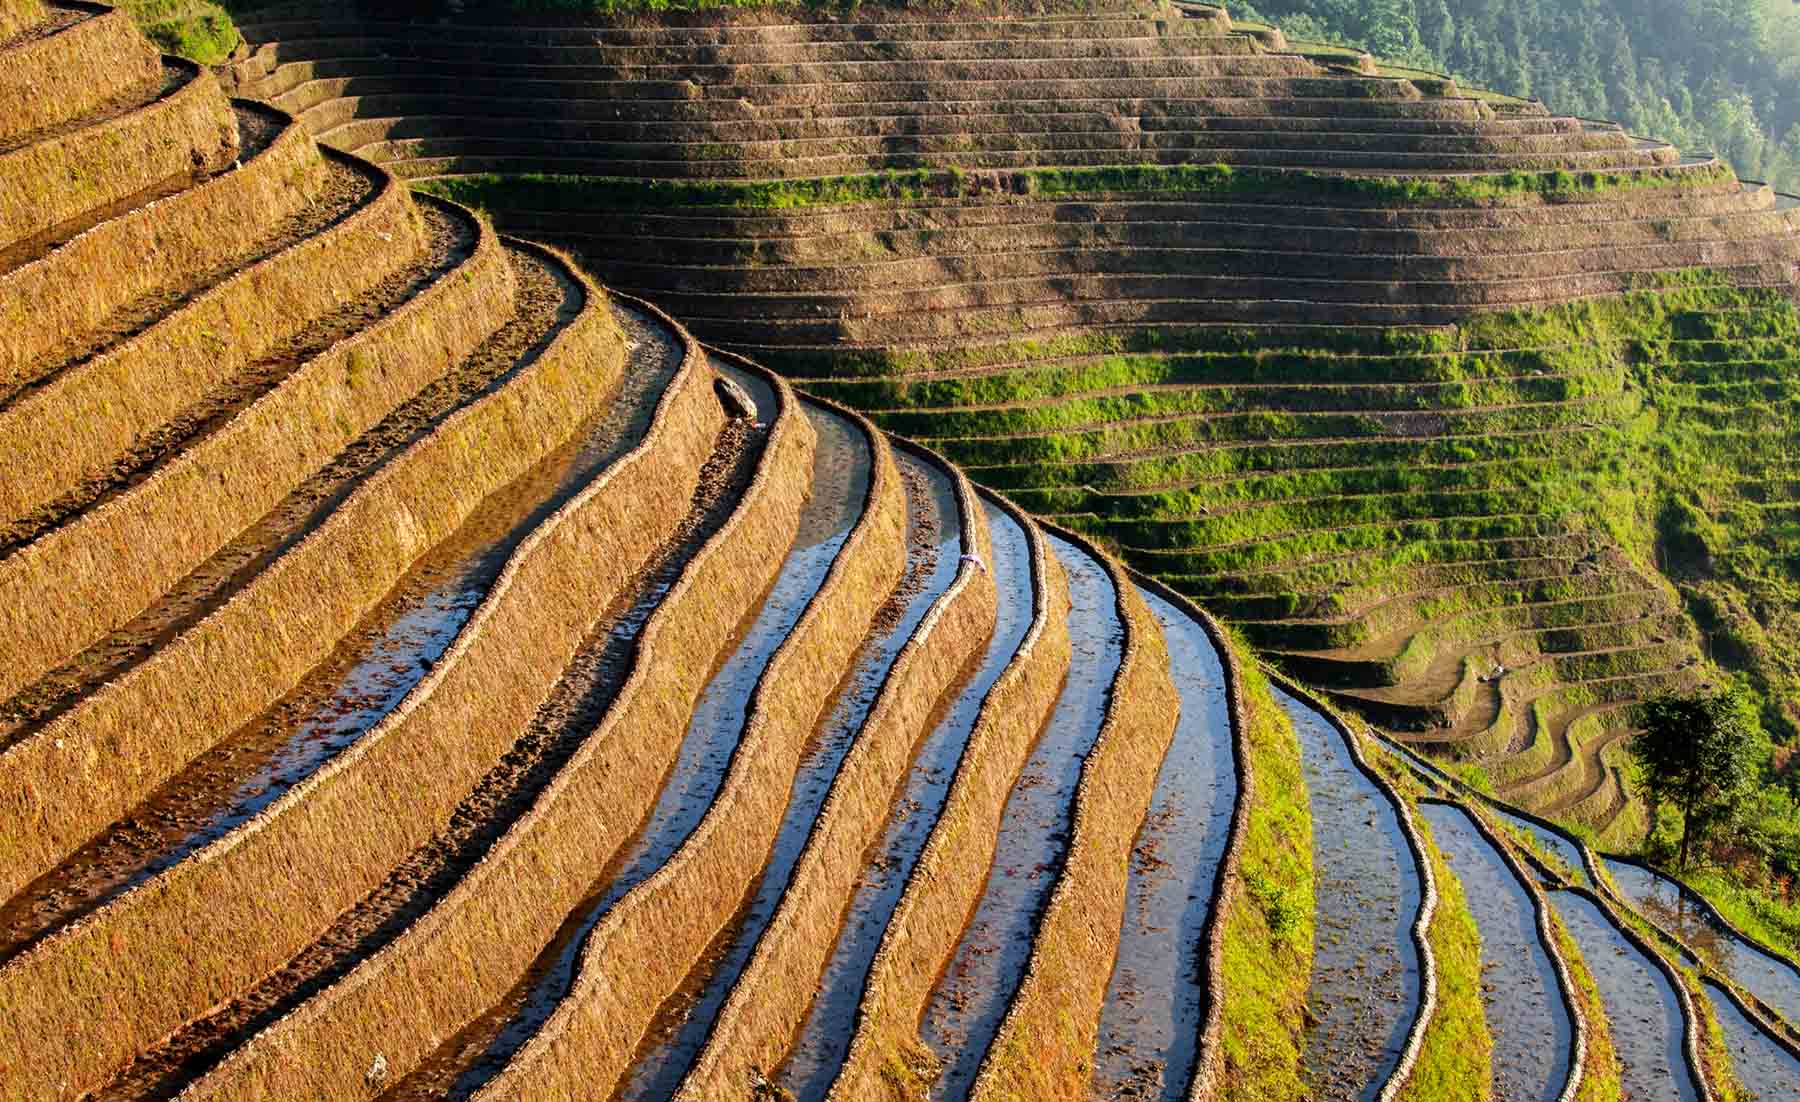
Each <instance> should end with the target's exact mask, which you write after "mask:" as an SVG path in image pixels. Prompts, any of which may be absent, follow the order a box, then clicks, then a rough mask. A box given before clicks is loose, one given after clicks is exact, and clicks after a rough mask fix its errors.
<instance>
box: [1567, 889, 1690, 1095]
mask: <svg viewBox="0 0 1800 1102" xmlns="http://www.w3.org/2000/svg"><path fill="white" fill-rule="evenodd" d="M1550 902H1551V903H1552V904H1553V905H1554V906H1555V907H1556V911H1557V913H1558V914H1560V915H1561V916H1562V920H1563V924H1564V925H1566V926H1567V927H1568V929H1569V934H1570V935H1571V936H1572V937H1574V939H1575V943H1576V944H1577V945H1578V946H1580V947H1581V957H1582V960H1583V961H1585V962H1586V964H1587V966H1588V971H1589V972H1592V973H1593V976H1594V982H1595V984H1596V985H1598V986H1599V988H1600V1001H1601V1004H1602V1005H1603V1006H1604V1007H1605V1008H1606V1020H1607V1023H1608V1024H1609V1026H1610V1027H1611V1029H1612V1039H1613V1048H1614V1050H1615V1051H1616V1052H1617V1053H1618V1057H1619V1064H1620V1067H1621V1074H1620V1082H1621V1083H1622V1085H1623V1086H1624V1088H1625V1091H1626V1092H1627V1093H1626V1097H1628V1098H1630V1099H1631V1102H1695V1100H1696V1099H1697V1098H1698V1095H1697V1093H1696V1092H1695V1090H1694V1082H1693V1077H1692V1075H1691V1074H1690V1072H1689V1071H1688V1065H1687V1059H1686V1057H1685V1055H1684V1052H1683V1043H1684V1038H1685V1036H1686V1026H1685V1024H1684V1023H1683V1021H1682V1017H1681V1003H1680V1002H1679V1001H1677V999H1676V996H1675V989H1674V988H1673V987H1671V986H1669V980H1668V977H1667V976H1664V975H1663V973H1662V970H1661V969H1660V968H1658V967H1656V965H1654V964H1652V963H1651V962H1650V960H1649V958H1647V957H1645V956H1644V954H1643V953H1641V952H1639V951H1638V949H1637V947H1636V946H1634V945H1632V944H1631V942H1629V941H1627V940H1626V938H1625V935H1623V934H1621V933H1620V932H1619V931H1618V929H1617V927H1615V926H1613V924H1612V923H1611V922H1610V921H1608V919H1607V918H1606V916H1605V915H1604V914H1603V913H1601V911H1600V908H1599V907H1597V906H1595V905H1594V903H1593V902H1592V901H1591V900H1589V899H1587V898H1586V897H1584V896H1580V895H1576V894H1575V893H1573V892H1568V891H1558V892H1551V893H1550Z"/></svg>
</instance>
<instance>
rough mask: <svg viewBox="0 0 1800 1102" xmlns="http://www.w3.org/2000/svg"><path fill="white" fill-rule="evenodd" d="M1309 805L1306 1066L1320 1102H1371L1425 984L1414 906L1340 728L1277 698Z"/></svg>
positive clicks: (1373, 793)
mask: <svg viewBox="0 0 1800 1102" xmlns="http://www.w3.org/2000/svg"><path fill="white" fill-rule="evenodd" d="M1276 697H1277V699H1279V700H1280V701H1281V704H1282V706H1283V707H1284V708H1286V709H1287V713H1288V715H1289V716H1290V717H1291V718H1292V719H1293V722H1294V731H1295V733H1296V734H1297V735H1298V736H1299V738H1300V752H1301V753H1300V756H1301V764H1302V766H1303V768H1304V771H1305V774H1306V786H1307V790H1308V794H1309V796H1310V799H1311V802H1312V816H1313V868H1314V870H1315V881H1314V888H1315V890H1316V892H1317V897H1318V904H1317V905H1318V911H1317V913H1316V915H1315V918H1314V922H1315V925H1314V928H1313V975H1312V992H1311V994H1310V995H1309V996H1308V999H1307V1002H1308V1007H1307V1009H1308V1011H1309V1013H1310V1014H1311V1016H1312V1018H1313V1020H1314V1023H1315V1024H1314V1025H1313V1027H1312V1029H1311V1031H1310V1032H1309V1034H1308V1037H1307V1048H1306V1057H1305V1066H1306V1069H1307V1074H1308V1075H1309V1076H1310V1078H1311V1079H1312V1082H1313V1086H1314V1089H1315V1090H1316V1091H1317V1092H1318V1097H1319V1099H1320V1100H1321V1102H1324V1100H1332V1102H1339V1100H1342V1102H1352V1100H1355V1102H1370V1100H1371V1099H1373V1098H1374V1097H1375V1096H1376V1095H1378V1094H1379V1093H1380V1092H1381V1088H1382V1086H1383V1085H1384V1084H1385V1083H1386V1082H1387V1078H1388V1076H1389V1075H1390V1074H1391V1073H1392V1072H1393V1070H1394V1066H1395V1065H1396V1064H1397V1063H1398V1061H1399V1059H1400V1053H1401V1051H1402V1050H1403V1049H1404V1048H1405V1047H1406V1035H1407V1033H1408V1031H1409V1030H1410V1029H1411V1028H1412V1023H1413V1020H1414V1018H1415V1017H1417V1015H1418V1011H1419V998H1420V995H1421V992H1422V981H1421V977H1420V973H1419V955H1418V949H1417V948H1416V947H1415V946H1414V945H1413V941H1412V934H1411V930H1412V925H1413V922H1414V921H1415V920H1416V919H1417V918H1418V914H1419V907H1420V905H1421V903H1422V902H1423V895H1422V891H1421V886H1420V880H1419V868H1418V863H1417V862H1416V861H1415V860H1414V858H1413V854H1412V850H1411V849H1410V848H1409V847H1408V845H1407V842H1406V834H1405V832H1404V830H1403V829H1402V828H1401V825H1400V818H1399V813H1398V812H1397V811H1396V810H1395V807H1394V805H1393V803H1392V802H1391V801H1389V799H1388V798H1387V796H1386V795H1385V794H1383V793H1382V791H1381V790H1380V789H1379V788H1377V787H1376V786H1375V783H1374V782H1373V781H1371V780H1370V779H1369V777H1368V775H1367V774H1365V773H1363V771H1362V770H1361V769H1359V768H1357V766H1356V763H1355V761H1353V760H1352V758H1351V756H1350V748H1349V746H1348V745H1347V744H1346V743H1345V741H1344V738H1343V735H1342V734H1340V733H1339V731H1338V730H1337V728H1335V727H1333V726H1332V725H1331V723H1330V722H1329V721H1328V720H1326V719H1325V717H1324V716H1322V715H1320V714H1319V713H1318V712H1315V711H1313V710H1312V709H1311V708H1309V707H1307V706H1306V705H1305V704H1303V703H1301V702H1300V701H1298V700H1296V699H1295V698H1293V697H1291V696H1288V695H1287V694H1285V693H1282V692H1280V691H1277V692H1276Z"/></svg>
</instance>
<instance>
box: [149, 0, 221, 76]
mask: <svg viewBox="0 0 1800 1102" xmlns="http://www.w3.org/2000/svg"><path fill="white" fill-rule="evenodd" d="M120 6H121V7H123V8H124V9H125V10H126V11H128V12H130V13H131V17H132V18H133V19H135V20H136V21H137V24H138V26H139V27H141V28H142V29H143V31H144V33H145V34H146V35H148V36H149V38H150V39H151V41H153V42H155V43H156V44H157V45H158V46H160V47H162V49H163V50H164V51H165V52H167V53H171V54H179V55H181V56H182V57H185V58H191V59H192V60H194V61H198V62H200V63H201V64H202V65H217V64H219V63H220V62H223V61H224V60H225V59H227V58H229V57H230V56H231V53H232V51H233V50H236V49H237V48H238V45H239V43H241V42H242V41H243V38H242V36H240V35H239V34H238V29H237V25H236V24H235V23H233V22H232V19H231V13H230V11H229V10H228V9H229V8H230V7H231V6H232V5H231V4H229V3H225V4H220V3H214V2H212V0H121V3H120Z"/></svg>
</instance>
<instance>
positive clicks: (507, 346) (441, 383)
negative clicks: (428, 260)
mask: <svg viewBox="0 0 1800 1102" xmlns="http://www.w3.org/2000/svg"><path fill="white" fill-rule="evenodd" d="M507 259H508V260H509V262H510V263H511V264H512V266H513V270H514V272H515V273H517V275H518V277H519V291H518V303H519V309H518V311H517V312H516V313H515V314H514V316H513V318H512V319H511V320H510V321H509V322H507V324H506V325H504V326H502V327H501V328H500V329H499V330H497V331H496V332H495V333H494V334H493V335H492V336H491V337H489V338H488V340H486V341H485V342H483V343H482V345H481V346H480V347H478V348H477V349H476V350H475V352H474V353H473V354H471V355H470V356H469V358H468V359H466V360H464V361H463V362H462V363H460V364H458V365H457V366H456V367H454V368H453V369H451V370H450V371H449V372H448V373H447V374H445V375H444V376H442V377H440V378H439V379H437V380H435V381H434V382H432V383H430V384H428V385H427V386H426V387H425V389H423V390H421V391H420V392H419V393H418V394H417V395H415V396H414V397H413V398H412V399H411V400H409V401H407V402H405V403H403V404H402V405H401V406H399V407H398V408H397V409H395V410H394V411H393V412H392V413H390V414H389V415H388V416H387V417H386V418H384V419H383V420H382V421H381V422H380V423H378V424H377V425H376V426H375V427H374V428H373V429H370V430H369V431H368V432H366V433H364V434H363V435H362V436H361V437H358V438H357V439H356V440H355V441H354V442H352V443H351V444H350V446H349V447H347V448H345V449H344V450H343V451H342V452H339V453H338V455H337V456H336V457H334V458H333V459H332V460H331V462H329V463H327V464H326V465H325V466H324V467H323V468H321V469H320V470H319V471H317V472H315V473H314V474H313V475H312V477H310V478H308V479H307V480H306V481H304V482H302V483H301V484H300V485H299V486H298V487H296V488H295V489H294V490H293V492H292V493H290V494H289V495H288V496H287V498H286V499H285V500H283V501H282V502H281V503H280V504H279V505H277V506H276V507H275V508H274V509H271V510H270V511H269V512H268V513H266V514H265V515H263V516H262V517H261V518H260V519H258V520H257V521H256V523H254V524H252V525H251V526H250V527H248V528H246V529H245V530H244V531H243V532H240V533H239V534H238V535H237V536H236V537H235V538H234V539H232V540H231V541H230V542H229V543H227V544H226V545H225V546H224V547H221V548H220V549H219V550H218V551H216V552H214V554H213V556H212V558H210V559H208V560H207V561H206V562H204V563H202V564H201V565H200V566H199V567H197V568H196V569H195V570H194V571H193V572H192V573H191V574H189V575H188V576H187V577H186V578H184V579H182V580H181V581H180V582H178V583H177V584H176V585H175V586H174V587H172V588H171V589H170V590H169V591H168V592H167V593H165V594H164V595H163V596H162V597H161V598H159V599H158V600H157V601H156V602H155V603H154V604H152V605H151V606H150V607H149V608H147V609H145V610H144V611H143V612H142V613H140V614H139V615H138V616H137V617H136V618H135V619H133V620H132V621H131V622H129V623H127V624H126V625H124V626H123V627H121V628H119V629H117V630H115V631H113V632H111V633H110V634H108V635H107V636H105V637H104V638H102V639H101V640H100V641H99V642H98V643H95V644H94V645H93V646H91V647H89V648H88V649H87V650H86V651H84V652H83V653H81V654H80V655H77V656H76V657H75V658H74V659H73V660H72V661H70V662H69V663H67V664H65V665H64V666H61V667H59V668H58V669H56V670H53V671H51V672H50V673H48V674H46V675H45V676H44V677H42V678H40V679H39V680H38V681H37V682H36V683H35V684H33V685H30V686H28V687H26V688H25V689H23V690H21V691H20V692H19V693H17V694H15V695H14V697H13V698H12V699H11V700H9V701H6V702H5V703H4V704H0V749H4V748H5V747H6V746H9V745H11V744H12V743H14V742H17V741H19V740H20V739H23V738H25V737H26V736H28V735H30V734H31V733H32V732H34V731H36V730H38V729H39V728H41V727H42V726H43V725H44V724H46V723H48V722H49V721H50V720H52V719H54V718H55V717H56V716H57V715H60V714H61V713H63V712H65V711H67V710H68V709H69V708H71V707H73V706H74V705H75V704H76V703H78V702H79V701H80V700H81V699H82V698H83V697H85V696H87V695H88V694H90V693H92V692H93V691H94V690H95V689H97V688H99V687H100V686H101V685H103V684H105V683H106V682H108V681H111V680H114V679H116V678H118V677H120V676H121V675H123V674H124V673H126V672H127V671H128V670H130V669H131V668H132V667H133V666H135V665H137V664H138V663H139V662H142V661H143V660H144V659H146V658H148V657H149V656H150V655H151V654H153V653H154V652H155V650H156V648H158V647H160V646H162V645H163V644H164V643H166V642H168V641H169V640H170V639H172V638H174V637H175V636H176V635H178V634H179V633H181V632H182V631H185V630H187V629H188V628H189V627H192V626H193V625H194V624H197V623H199V622H200V621H201V620H202V619H204V618H205V617H206V616H208V615H210V614H211V613H212V612H213V611H214V610H216V609H217V608H219V607H220V606H221V605H223V604H224V603H225V602H226V601H227V600H229V599H230V598H231V596H232V595H233V594H234V593H236V592H237V591H238V590H239V589H241V588H242V587H243V586H244V585H245V584H247V583H248V582H249V581H250V580H251V579H252V578H254V577H255V576H256V575H257V574H259V573H261V572H262V571H263V570H264V569H265V568H266V567H267V566H268V565H269V563H271V562H273V561H274V560H275V559H276V558H278V557H280V556H281V555H282V554H283V553H284V552H286V551H287V550H288V549H289V548H291V547H293V546H294V545H295V544H297V543H299V542H300V541H301V540H302V539H304V538H305V537H306V535H307V534H309V533H310V532H312V530H313V529H314V528H316V527H318V526H319V524H321V523H323V522H324V520H325V518H326V517H327V516H329V515H330V513H331V512H332V511H333V510H334V509H336V508H337V507H338V506H339V505H340V504H342V503H343V501H344V499H345V498H346V497H348V496H349V495H350V493H351V492H352V491H354V490H355V489H356V488H357V487H358V486H360V485H362V484H363V483H364V482H366V481H367V480H368V479H369V478H370V477H371V476H372V475H373V474H374V473H375V472H376V471H378V470H380V469H381V468H382V467H383V466H385V465H386V464H387V462H388V461H389V460H391V459H393V458H394V457H395V456H396V455H398V454H399V453H400V452H401V451H403V450H404V449H405V448H406V447H408V446H409V445H411V444H413V443H414V442H416V441H417V440H419V439H420V438H422V437H424V436H425V435H426V434H428V433H430V432H431V431H432V430H433V429H435V428H437V426H438V425H440V424H442V423H443V422H444V420H445V419H446V418H448V417H449V416H450V415H451V414H452V413H454V412H455V411H456V410H457V409H459V408H461V407H462V406H464V405H466V404H468V403H469V402H472V401H474V400H476V399H478V398H480V397H481V396H483V395H484V394H487V393H490V392H491V391H493V390H494V389H496V388H498V387H499V386H501V385H503V384H504V383H505V382H506V381H507V380H509V379H511V378H512V377H513V375H514V374H515V373H516V372H517V370H518V369H519V368H520V367H522V366H524V365H525V364H526V363H529V362H530V361H531V360H532V359H533V358H535V356H536V354H537V353H539V352H541V351H542V349H543V347H544V346H545V345H547V344H548V343H549V342H550V341H551V340H552V339H554V338H555V336H556V334H557V333H559V332H560V331H561V330H562V328H563V326H564V325H566V324H567V323H568V322H569V321H570V320H572V319H573V318H574V317H575V315H576V314H577V313H579V312H580V310H581V309H582V306H583V304H584V302H585V301H586V296H585V293H584V292H583V291H582V290H581V288H580V287H579V286H577V285H576V284H575V283H574V282H573V281H572V280H570V279H569V277H568V276H567V274H566V273H564V272H563V271H562V270H561V269H560V268H557V267H554V266H552V265H550V264H547V263H545V262H544V261H543V260H542V259H541V258H539V257H538V256H537V254H535V253H532V252H529V251H527V250H523V249H516V248H509V249H508V250H507Z"/></svg>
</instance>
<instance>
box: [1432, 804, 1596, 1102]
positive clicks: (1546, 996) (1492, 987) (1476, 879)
mask: <svg viewBox="0 0 1800 1102" xmlns="http://www.w3.org/2000/svg"><path fill="white" fill-rule="evenodd" d="M1419 814H1420V815H1421V816H1422V817H1423V818H1424V819H1425V821H1426V822H1428V823H1430V824H1431V833H1432V836H1433V837H1434V838H1435V839H1436V841H1437V846H1438V849H1439V850H1440V851H1441V852H1442V853H1443V855H1444V860H1445V861H1446V862H1448V863H1449V865H1450V871H1451V872H1453V873H1455V874H1456V877H1457V879H1458V880H1460V881H1462V886H1463V894H1464V896H1465V898H1466V899H1467V900H1468V905H1469V912H1470V913H1471V914H1472V915H1473V916H1474V918H1475V925H1476V926H1477V928H1479V929H1480V931H1481V991H1482V1004H1483V1008H1484V1009H1485V1011H1486V1013H1487V1024H1488V1031H1489V1032H1490V1033H1491V1034H1492V1036H1493V1040H1494V1064H1493V1066H1494V1098H1495V1099H1496V1100H1497V1102H1556V1099H1557V1098H1559V1097H1560V1096H1561V1094H1562V1089H1563V1086H1564V1085H1565V1084H1566V1083H1567V1082H1568V1080H1569V1071H1570V1069H1571V1063H1572V1061H1573V1059H1574V1052H1575V1048H1574V1046H1575V1023H1574V1021H1573V1019H1571V1018H1570V1016H1569V1011H1568V1007H1567V1006H1566V1005H1565V1004H1564V1003H1563V999H1562V993H1561V985H1560V983H1559V982H1558V980H1557V976H1556V965H1555V963H1554V962H1553V961H1552V960H1551V959H1550V954H1549V951H1548V950H1547V949H1545V947H1544V943H1543V940H1542V939H1541V938H1540V937H1539V934H1538V925H1537V911H1536V909H1535V908H1534V907H1533V905H1532V900H1531V895H1530V893H1529V892H1528V891H1527V890H1526V889H1525V887H1524V885H1522V884H1520V883H1519V880H1518V878H1517V877H1515V876H1514V875H1513V871H1512V868H1511V866H1509V865H1508V864H1507V863H1506V859H1505V858H1504V857H1502V856H1501V855H1500V853H1499V852H1497V851H1496V850H1495V849H1494V847H1493V846H1492V845H1490V844H1489V843H1488V840H1487V839H1486V838H1484V837H1483V836H1482V834H1481V832H1480V831H1479V830H1478V829H1477V828H1476V826H1475V824H1474V822H1473V821H1471V820H1470V818H1469V815H1468V812H1466V811H1464V810H1462V809H1461V808H1459V807H1455V806H1453V805H1450V804H1441V803H1422V804H1420V805H1419Z"/></svg>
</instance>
